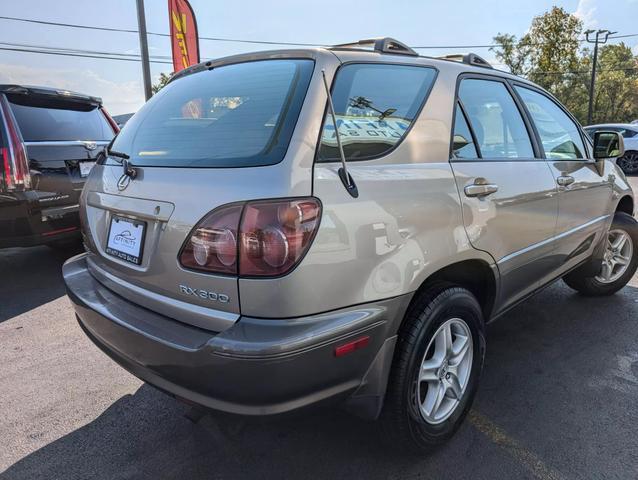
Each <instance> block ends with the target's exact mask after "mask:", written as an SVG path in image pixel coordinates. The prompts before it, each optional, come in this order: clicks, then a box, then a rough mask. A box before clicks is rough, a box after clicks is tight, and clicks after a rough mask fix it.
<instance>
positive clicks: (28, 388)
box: [0, 179, 638, 479]
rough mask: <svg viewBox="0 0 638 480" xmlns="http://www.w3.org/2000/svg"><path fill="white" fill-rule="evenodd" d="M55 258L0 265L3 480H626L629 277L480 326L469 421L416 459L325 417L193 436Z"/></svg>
mask: <svg viewBox="0 0 638 480" xmlns="http://www.w3.org/2000/svg"><path fill="white" fill-rule="evenodd" d="M633 183H634V185H635V187H638V179H634V180H633ZM69 254H70V252H67V253H54V252H52V251H51V250H50V249H48V248H45V247H38V248H32V249H11V250H4V251H0V272H1V274H0V412H1V414H0V472H2V473H1V474H0V478H2V479H36V478H46V479H58V478H61V479H67V478H78V479H79V478H82V479H89V478H90V479H120V478H152V479H158V478H180V479H199V478H202V479H203V478H207V479H209V478H224V479H228V478H344V477H349V478H379V479H381V478H383V479H387V478H409V479H413V478H424V479H427V478H455V479H464V478H468V479H469V478H472V479H478V478H490V479H493V478H504V479H513V478H516V479H522V478H534V479H580V478H586V479H590V478H605V479H608V478H609V479H612V478H618V479H629V478H637V477H638V433H637V432H638V409H637V408H636V407H637V405H638V276H636V277H634V279H633V281H632V283H631V284H630V285H629V286H627V287H626V288H625V289H623V290H622V291H621V292H620V293H618V294H616V295H614V296H612V297H609V298H602V299H589V298H583V297H580V296H578V295H576V294H575V293H573V292H572V291H571V290H569V289H568V288H567V287H565V286H564V285H563V284H562V283H556V284H554V285H552V286H551V287H549V288H548V289H546V290H544V291H543V292H541V293H540V294H539V295H537V296H536V297H534V298H532V299H530V300H528V301H527V302H526V303H524V304H522V305H520V306H519V307H517V308H516V309H515V310H513V311H511V312H510V313H509V314H508V315H507V316H506V317H504V318H502V319H500V320H499V321H497V322H496V323H494V324H492V325H491V326H490V327H489V328H488V351H487V358H486V365H485V373H484V376H483V379H482V382H481V386H480V388H479V393H478V395H477V398H476V401H475V403H474V407H473V410H472V412H471V414H470V416H469V419H468V421H467V422H465V424H464V425H463V427H462V428H461V429H460V431H459V432H458V434H457V435H456V437H455V438H454V439H453V440H452V441H451V442H450V443H448V444H447V445H445V446H444V447H442V448H440V449H438V450H437V451H433V452H431V453H430V454H429V455H424V456H421V457H414V456H410V455H406V454H402V453H400V452H396V451H387V450H386V449H385V447H384V446H383V443H382V442H381V438H380V435H381V434H380V432H379V431H378V429H377V426H376V425H375V424H374V423H369V422H364V421H360V420H357V419H355V418H352V417H349V416H347V415H346V414H344V413H341V412H340V411H338V410H325V411H320V412H316V413H313V414H312V415H309V416H304V417H298V418H288V419H283V420H282V419H280V420H277V421H267V422H264V421H259V422H257V421H251V422H249V423H247V424H238V425H234V424H229V423H228V422H224V424H223V426H222V428H220V426H219V425H218V423H216V422H215V420H214V419H212V418H210V417H207V418H205V419H203V420H202V421H201V422H199V423H198V424H193V423H192V422H190V421H189V420H187V419H186V418H185V417H184V414H185V413H186V412H187V411H188V407H186V406H184V405H182V404H180V403H179V402H177V401H176V400H174V399H172V398H170V397H167V396H165V395H164V394H162V393H160V392H158V391H156V390H155V389H153V388H152V387H149V386H147V385H144V384H142V383H141V382H140V381H139V380H137V379H136V378H135V377H133V376H132V375H130V374H128V373H127V372H125V371H124V370H122V369H121V368H119V367H118V366H116V365H115V364H114V363H113V362H112V361H111V360H109V359H108V358H107V357H106V356H105V355H104V354H102V353H101V352H100V351H99V350H98V349H97V348H96V347H95V346H93V344H92V343H91V342H90V341H89V340H88V339H87V338H86V337H85V336H84V334H83V333H82V332H81V330H80V328H79V327H78V325H77V323H76V321H75V319H74V316H73V313H72V309H71V306H70V303H69V301H68V299H67V298H66V297H65V294H64V288H63V285H62V278H61V274H60V266H61V264H62V263H63V261H64V259H65V258H66V256H68V255H69Z"/></svg>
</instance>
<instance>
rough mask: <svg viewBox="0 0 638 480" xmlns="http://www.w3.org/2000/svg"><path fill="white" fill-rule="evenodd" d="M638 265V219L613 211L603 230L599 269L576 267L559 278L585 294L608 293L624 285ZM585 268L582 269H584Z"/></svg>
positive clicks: (599, 294)
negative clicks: (611, 220) (608, 224)
mask: <svg viewBox="0 0 638 480" xmlns="http://www.w3.org/2000/svg"><path fill="white" fill-rule="evenodd" d="M636 268H638V222H636V219H635V218H633V217H632V216H631V215H628V214H626V213H623V212H617V213H616V214H615V215H614V221H613V222H612V224H611V227H610V228H609V231H608V232H607V238H606V239H605V251H604V254H603V261H602V266H601V269H600V271H599V272H598V273H597V274H595V275H592V274H591V272H588V273H583V272H584V271H583V270H582V269H576V270H574V271H573V272H570V273H568V274H567V275H565V276H564V277H563V281H564V282H565V283H566V284H567V285H568V286H570V287H571V288H573V289H574V290H576V291H578V292H579V293H581V294H583V295H586V296H592V297H593V296H601V295H611V294H613V293H616V292H617V291H618V290H620V289H621V288H623V287H624V286H625V285H627V282H629V280H631V277H633V275H634V273H636ZM585 271H586V270H585Z"/></svg>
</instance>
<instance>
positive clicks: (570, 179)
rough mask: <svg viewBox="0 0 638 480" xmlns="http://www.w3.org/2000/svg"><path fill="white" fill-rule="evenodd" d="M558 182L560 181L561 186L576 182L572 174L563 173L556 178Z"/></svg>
mask: <svg viewBox="0 0 638 480" xmlns="http://www.w3.org/2000/svg"><path fill="white" fill-rule="evenodd" d="M556 183H558V184H559V185H560V186H561V187H567V186H569V185H571V184H572V183H574V177H572V176H571V175H561V176H560V177H558V178H556Z"/></svg>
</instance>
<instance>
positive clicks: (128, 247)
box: [81, 58, 314, 331]
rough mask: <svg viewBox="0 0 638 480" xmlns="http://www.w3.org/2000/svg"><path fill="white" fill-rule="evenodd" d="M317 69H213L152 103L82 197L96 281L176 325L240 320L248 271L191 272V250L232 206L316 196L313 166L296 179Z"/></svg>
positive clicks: (292, 65) (288, 64) (186, 78)
mask: <svg viewBox="0 0 638 480" xmlns="http://www.w3.org/2000/svg"><path fill="white" fill-rule="evenodd" d="M313 68H314V62H313V61H312V60H311V59H310V58H307V59H300V58H295V59H292V58H290V59H285V58H284V59H281V58H280V59H272V60H270V59H269V60H259V61H252V62H245V63H233V64H230V65H223V64H220V65H213V66H212V67H210V68H203V69H201V70H203V71H199V72H196V73H192V74H188V75H183V78H179V79H177V80H174V81H172V82H171V83H169V84H168V85H167V86H166V87H164V89H162V91H160V92H159V93H158V94H156V95H155V96H154V97H153V98H152V99H151V100H150V101H149V102H148V103H147V104H146V105H144V106H143V107H142V109H141V110H140V111H139V112H138V113H137V114H136V115H135V116H134V117H133V118H132V119H131V120H129V121H128V122H127V124H126V125H125V126H124V128H123V129H122V131H121V133H120V134H119V136H118V137H116V139H115V140H114V142H113V144H112V145H111V146H110V147H109V155H108V157H106V158H105V160H104V161H103V162H100V163H101V164H98V165H97V166H96V170H95V172H94V174H93V175H92V176H91V177H90V179H89V181H88V182H87V185H86V188H85V189H84V192H83V196H82V202H81V204H82V206H83V208H82V210H81V215H82V216H83V217H84V220H85V230H86V232H87V233H88V235H87V241H88V243H89V248H90V249H91V250H92V252H93V255H90V257H89V259H88V264H89V268H90V271H91V273H92V274H93V276H94V277H95V278H96V279H97V280H99V281H100V282H101V283H102V284H104V285H105V286H107V287H108V288H109V289H111V290H113V291H115V292H116V293H118V294H119V295H121V296H123V297H125V298H127V299H129V300H130V301H133V302H135V303H137V304H139V305H142V306H144V307H146V308H148V309H150V310H153V311H156V312H159V313H162V314H164V315H167V316H170V317H172V318H174V319H176V320H179V321H182V322H186V323H190V324H192V325H196V326H198V327H201V328H205V329H208V330H212V331H222V330H224V329H226V328H228V327H230V326H231V325H232V324H233V323H234V322H235V321H236V320H237V319H238V317H239V315H240V313H241V312H240V303H239V291H238V276H237V275H236V274H234V273H230V274H220V273H208V272H202V271H195V270H194V269H190V268H186V267H184V266H183V265H182V264H181V262H180V252H181V250H182V248H183V246H184V244H185V241H186V240H187V239H190V238H191V232H192V230H193V228H194V227H195V226H196V225H197V224H198V223H199V222H200V221H201V220H202V219H203V218H204V217H205V216H206V215H207V214H208V213H210V212H211V211H213V210H215V209H216V208H218V207H220V206H222V205H227V204H233V203H241V202H245V201H249V200H253V199H267V198H281V197H291V196H301V195H306V196H307V195H310V193H311V189H310V188H311V187H310V186H311V171H312V162H311V161H310V162H309V163H308V165H307V168H306V170H305V173H304V174H303V175H302V174H300V173H299V172H297V175H296V176H295V175H294V174H293V172H292V171H291V170H292V169H291V166H290V157H291V156H295V155H297V154H299V150H300V149H301V150H303V151H304V152H306V154H307V155H308V158H312V157H311V155H312V152H311V151H310V150H311V149H310V148H309V146H308V144H307V143H308V142H307V141H305V139H304V138H301V136H298V135H297V132H296V130H295V128H296V125H297V123H298V120H299V119H300V114H302V113H300V112H302V106H303V104H304V97H305V95H306V91H307V90H308V85H309V83H310V80H311V78H312V72H313ZM304 108H305V107H304ZM122 154H123V155H122ZM127 170H128V171H129V172H131V171H133V172H134V173H133V175H132V176H133V178H132V176H131V175H127V174H126V172H127ZM84 206H85V208H84Z"/></svg>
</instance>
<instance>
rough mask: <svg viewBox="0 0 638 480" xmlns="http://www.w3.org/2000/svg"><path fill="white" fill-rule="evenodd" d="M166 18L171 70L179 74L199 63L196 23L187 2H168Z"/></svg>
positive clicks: (183, 0) (172, 0)
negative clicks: (168, 25)
mask: <svg viewBox="0 0 638 480" xmlns="http://www.w3.org/2000/svg"><path fill="white" fill-rule="evenodd" d="M168 17H169V23H170V24H171V47H172V50H173V69H174V71H175V72H179V71H180V70H183V69H184V68H187V67H189V66H191V65H195V64H196V63H199V37H198V36H197V21H196V20H195V14H194V13H193V9H192V8H191V6H190V4H189V3H188V1H187V0H168Z"/></svg>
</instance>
